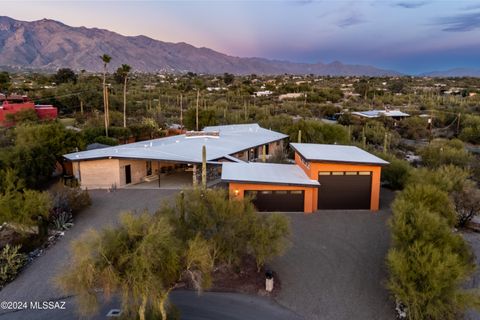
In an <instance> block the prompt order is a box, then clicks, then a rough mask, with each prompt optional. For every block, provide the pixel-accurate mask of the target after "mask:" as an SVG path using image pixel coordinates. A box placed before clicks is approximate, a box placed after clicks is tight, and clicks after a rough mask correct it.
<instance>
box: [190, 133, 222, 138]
mask: <svg viewBox="0 0 480 320" xmlns="http://www.w3.org/2000/svg"><path fill="white" fill-rule="evenodd" d="M219 137H220V132H219V131H187V132H186V133H185V138H187V139H192V138H216V139H218V138H219Z"/></svg>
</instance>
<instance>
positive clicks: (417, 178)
mask: <svg viewBox="0 0 480 320" xmlns="http://www.w3.org/2000/svg"><path fill="white" fill-rule="evenodd" d="M469 174H470V173H469V171H468V170H465V169H462V168H460V167H456V166H454V165H444V166H441V167H440V168H437V169H436V170H430V169H427V168H420V169H415V170H414V171H413V173H412V174H411V175H410V176H409V178H408V184H430V185H433V186H436V187H437V188H439V189H441V190H442V191H444V192H447V193H451V192H453V191H460V190H462V188H463V186H464V184H465V181H466V179H467V178H468V176H469Z"/></svg>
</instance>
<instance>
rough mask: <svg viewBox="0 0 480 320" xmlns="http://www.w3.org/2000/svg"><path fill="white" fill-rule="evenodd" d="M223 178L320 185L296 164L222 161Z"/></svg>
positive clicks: (242, 180) (251, 181)
mask: <svg viewBox="0 0 480 320" xmlns="http://www.w3.org/2000/svg"><path fill="white" fill-rule="evenodd" d="M222 180H224V181H229V182H235V181H236V182H245V183H266V184H285V185H300V186H319V185H320V184H319V182H318V181H316V180H311V179H310V178H309V177H308V176H307V175H306V174H305V172H304V171H303V170H302V169H301V168H300V167H299V166H297V165H294V164H278V163H262V162H248V163H231V162H224V163H222Z"/></svg>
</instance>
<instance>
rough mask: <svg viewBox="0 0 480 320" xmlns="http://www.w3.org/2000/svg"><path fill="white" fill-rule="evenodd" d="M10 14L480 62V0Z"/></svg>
mask: <svg viewBox="0 0 480 320" xmlns="http://www.w3.org/2000/svg"><path fill="white" fill-rule="evenodd" d="M0 15H5V16H9V17H11V18H14V19H17V20H26V21H32V20H38V19H42V18H49V19H54V20H58V21H61V22H63V23H65V24H67V25H71V26H86V27H98V28H102V29H108V30H111V31H115V32H118V33H120V34H123V35H146V36H149V37H151V38H154V39H158V40H162V41H168V42H186V43H189V44H192V45H194V46H197V47H208V48H211V49H214V50H216V51H220V52H222V53H226V54H229V55H233V56H241V57H264V58H268V59H278V60H289V61H294V62H307V63H316V62H323V63H329V62H332V61H341V62H343V63H350V64H368V65H374V66H377V67H381V68H386V69H393V70H396V71H400V72H405V73H411V74H418V73H421V72H428V71H432V70H446V69H450V68H457V67H461V68H480V0H471V1H442V0H437V1H433V0H432V1H428V0H426V1H422V0H411V1H410V0H398V1H396V0H383V1H381V0H356V1H334V0H330V1H328V0H290V1H288V0H264V1H254V0H243V1H233V0H217V1H203V0H193V1H186V0H176V1H137V0H131V1H126V0H124V1H114V0H110V1H94V0H90V1H89V0H83V1H60V0H57V1H39V0H36V1H24V0H15V1H5V0H0Z"/></svg>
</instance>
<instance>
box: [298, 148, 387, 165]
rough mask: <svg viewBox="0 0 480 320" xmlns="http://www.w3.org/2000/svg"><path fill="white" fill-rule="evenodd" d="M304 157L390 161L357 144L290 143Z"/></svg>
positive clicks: (345, 161)
mask: <svg viewBox="0 0 480 320" xmlns="http://www.w3.org/2000/svg"><path fill="white" fill-rule="evenodd" d="M290 146H292V148H293V149H295V150H296V151H297V152H298V153H299V154H300V155H301V156H302V157H303V158H305V159H307V160H310V161H321V162H336V163H338V162H340V163H363V164H376V165H387V164H388V162H387V161H385V160H383V159H380V158H379V157H377V156H374V155H373V154H371V153H368V152H367V151H365V150H362V149H360V148H358V147H355V146H344V145H336V144H315V143H290Z"/></svg>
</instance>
